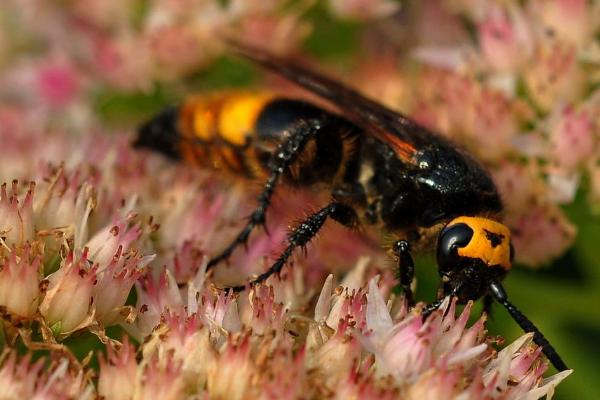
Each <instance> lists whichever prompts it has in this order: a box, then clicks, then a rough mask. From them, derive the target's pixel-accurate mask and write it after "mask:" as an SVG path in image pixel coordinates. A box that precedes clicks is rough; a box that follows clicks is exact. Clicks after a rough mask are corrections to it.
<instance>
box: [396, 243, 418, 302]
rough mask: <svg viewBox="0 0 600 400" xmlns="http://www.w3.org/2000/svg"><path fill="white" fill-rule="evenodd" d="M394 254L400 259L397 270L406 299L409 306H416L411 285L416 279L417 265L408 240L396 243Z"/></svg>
mask: <svg viewBox="0 0 600 400" xmlns="http://www.w3.org/2000/svg"><path fill="white" fill-rule="evenodd" d="M392 250H393V252H394V255H395V256H396V257H398V267H397V270H396V273H397V278H398V281H399V282H400V286H402V290H403V291H404V298H405V299H406V301H407V303H408V306H409V307H412V306H414V305H415V300H414V296H413V292H412V289H411V287H410V285H411V284H412V281H413V279H414V277H415V263H414V261H413V258H412V256H411V255H410V246H409V244H408V242H407V241H406V240H399V241H397V242H396V243H394V247H393V249H392Z"/></svg>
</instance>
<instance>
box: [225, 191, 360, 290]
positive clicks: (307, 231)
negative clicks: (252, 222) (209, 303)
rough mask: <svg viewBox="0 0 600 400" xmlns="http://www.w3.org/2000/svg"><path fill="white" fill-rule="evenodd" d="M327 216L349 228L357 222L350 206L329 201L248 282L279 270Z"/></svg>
mask: <svg viewBox="0 0 600 400" xmlns="http://www.w3.org/2000/svg"><path fill="white" fill-rule="evenodd" d="M329 217H331V218H332V219H333V220H335V221H337V222H339V223H340V224H342V225H344V226H347V227H349V228H354V227H355V226H356V224H357V223H358V216H357V215H356V212H355V211H354V209H353V208H352V207H350V206H347V205H345V204H343V203H338V202H333V203H330V204H329V205H327V206H325V207H323V208H322V209H320V210H319V211H317V212H315V213H314V214H312V215H310V216H308V217H307V218H306V219H305V220H304V221H302V222H301V223H300V224H299V225H298V226H297V227H296V228H295V229H294V230H293V231H292V232H291V233H290V235H289V236H288V239H287V242H288V246H287V247H286V248H285V250H284V251H283V253H281V255H280V256H279V257H278V258H277V260H276V261H275V263H273V265H272V266H271V268H269V269H268V270H267V271H265V272H263V273H262V274H260V275H259V276H257V277H256V278H255V279H254V280H252V281H251V282H250V283H249V284H250V285H255V284H257V283H261V282H264V281H265V280H267V279H268V278H269V277H270V276H271V275H273V274H278V273H279V272H281V270H282V268H283V266H284V265H285V264H286V262H287V260H288V259H289V258H290V256H291V255H292V253H293V251H294V250H295V249H296V248H297V247H304V246H306V245H307V244H308V242H310V240H311V239H312V238H313V237H315V236H316V234H317V233H318V232H319V230H320V229H321V227H322V226H323V224H324V223H325V221H326V220H327V218H329ZM246 287H247V285H240V286H233V287H228V288H226V289H228V290H233V291H234V292H241V291H243V290H244V289H246Z"/></svg>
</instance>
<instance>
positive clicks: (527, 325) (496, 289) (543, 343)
mask: <svg viewBox="0 0 600 400" xmlns="http://www.w3.org/2000/svg"><path fill="white" fill-rule="evenodd" d="M490 293H491V295H492V296H493V297H494V298H495V299H496V301H497V302H498V303H500V304H502V305H503V306H504V308H506V310H507V311H508V313H509V314H510V316H511V317H512V318H513V319H514V320H515V321H516V323H517V324H519V326H520V327H521V329H523V330H524V331H525V332H533V341H534V342H535V344H537V345H538V346H540V347H541V348H542V351H543V352H544V354H545V355H546V357H548V360H550V362H551V363H552V365H554V368H556V369H557V370H559V371H565V370H567V369H569V368H568V367H567V365H566V364H565V362H564V361H563V360H562V359H561V358H560V356H559V355H558V353H557V352H556V350H555V349H554V347H552V345H551V344H550V342H548V339H546V338H545V337H544V335H542V332H540V330H539V329H538V328H537V327H536V326H535V325H533V322H531V321H530V320H529V319H528V318H527V317H526V316H525V315H523V313H521V311H519V310H518V309H517V307H515V306H514V305H513V304H512V303H510V302H509V301H508V295H507V294H506V291H505V290H504V288H503V287H502V285H501V284H500V283H499V282H492V283H490Z"/></svg>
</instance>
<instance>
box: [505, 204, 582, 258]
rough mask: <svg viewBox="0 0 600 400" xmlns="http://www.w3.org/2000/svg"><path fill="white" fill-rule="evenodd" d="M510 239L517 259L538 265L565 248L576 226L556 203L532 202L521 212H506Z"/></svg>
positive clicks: (570, 241)
mask: <svg viewBox="0 0 600 400" xmlns="http://www.w3.org/2000/svg"><path fill="white" fill-rule="evenodd" d="M506 222H507V224H508V225H509V226H510V227H511V228H512V240H513V245H514V246H515V253H516V257H517V258H516V259H517V261H518V262H519V263H524V264H527V265H531V266H538V265H540V264H543V263H545V262H548V261H549V260H551V259H553V258H554V257H557V256H559V255H560V254H562V253H563V252H564V251H565V250H566V249H568V248H569V247H570V246H571V245H572V244H573V241H574V239H575V233H576V228H575V227H574V226H573V224H571V223H570V222H569V221H568V220H567V219H566V217H565V216H564V214H563V213H562V211H561V210H560V209H559V208H557V207H556V206H551V205H546V206H533V207H530V208H529V209H528V210H526V212H524V213H523V214H513V215H509V216H508V218H507V219H506Z"/></svg>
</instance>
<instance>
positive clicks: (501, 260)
mask: <svg viewBox="0 0 600 400" xmlns="http://www.w3.org/2000/svg"><path fill="white" fill-rule="evenodd" d="M460 223H462V224H466V225H468V226H469V227H470V228H471V229H472V230H473V237H472V238H471V240H470V241H469V243H468V244H467V245H466V246H464V247H459V248H458V255H460V256H461V257H469V258H477V259H480V260H482V261H484V262H485V264H486V265H488V266H496V265H499V266H501V267H503V268H504V269H506V270H509V269H510V268H511V261H510V230H509V229H508V228H507V227H506V226H505V225H503V224H501V223H499V222H496V221H493V220H491V219H487V218H482V217H458V218H455V219H454V220H452V222H450V223H449V224H448V226H452V225H455V224H460Z"/></svg>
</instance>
